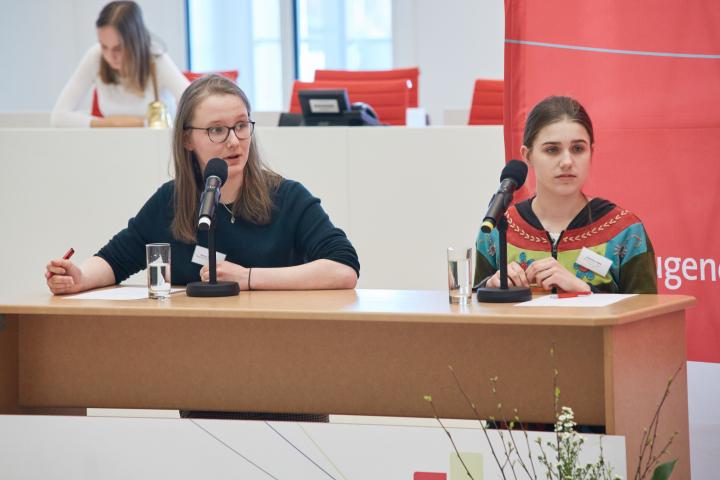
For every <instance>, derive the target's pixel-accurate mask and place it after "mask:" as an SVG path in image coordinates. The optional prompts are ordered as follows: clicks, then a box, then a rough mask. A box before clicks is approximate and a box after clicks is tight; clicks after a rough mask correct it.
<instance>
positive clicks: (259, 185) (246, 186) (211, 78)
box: [171, 75, 282, 243]
mask: <svg viewBox="0 0 720 480" xmlns="http://www.w3.org/2000/svg"><path fill="white" fill-rule="evenodd" d="M212 95H235V96H236V97H239V98H240V100H242V102H243V103H244V104H245V107H246V108H247V112H248V117H250V114H251V109H250V101H249V100H248V98H247V95H245V92H243V91H242V90H241V89H240V87H238V86H237V85H236V84H235V83H234V82H232V81H231V80H228V79H227V78H225V77H221V76H219V75H207V76H205V77H202V78H200V79H199V80H195V81H194V82H193V83H191V84H190V86H189V87H188V88H187V89H186V90H185V92H184V93H183V95H182V97H180V102H179V103H178V108H177V115H176V116H175V129H174V131H173V158H174V162H175V198H174V203H175V217H174V218H173V221H172V226H171V230H172V234H173V236H174V237H175V238H176V239H178V240H181V241H184V242H187V243H195V242H196V241H197V232H196V226H197V214H198V199H199V198H200V190H201V188H202V173H201V171H200V170H201V169H200V165H199V163H198V160H197V158H195V154H194V153H193V152H191V151H189V150H187V149H186V148H185V135H186V131H185V127H187V126H189V125H190V124H191V123H192V120H193V116H194V115H195V109H196V108H197V106H198V105H200V103H201V102H202V101H203V100H205V99H206V98H208V97H210V96H212ZM281 181H282V177H281V176H280V175H278V174H277V173H275V172H273V171H272V170H271V169H270V167H268V166H267V165H265V163H263V161H262V160H261V159H260V155H259V153H258V148H257V138H256V137H255V134H253V137H252V140H251V142H250V151H249V152H248V159H247V163H246V164H245V170H244V171H243V183H242V186H241V187H240V192H239V193H238V195H237V197H236V200H235V202H233V215H234V216H235V217H237V218H241V219H243V220H245V221H247V222H250V223H254V224H256V225H267V224H268V223H270V221H271V219H272V210H273V200H272V195H273V193H274V191H275V190H276V189H277V187H278V186H279V185H280V182H281Z"/></svg>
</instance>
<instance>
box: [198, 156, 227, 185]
mask: <svg viewBox="0 0 720 480" xmlns="http://www.w3.org/2000/svg"><path fill="white" fill-rule="evenodd" d="M227 176H228V166H227V163H225V160H223V159H222V158H211V159H210V161H209V162H208V163H207V165H206V166H205V175H204V177H205V178H204V179H203V180H205V181H206V182H207V179H208V178H210V177H218V178H219V179H220V182H221V183H223V184H224V183H225V181H226V180H227Z"/></svg>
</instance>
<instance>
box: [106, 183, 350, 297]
mask: <svg viewBox="0 0 720 480" xmlns="http://www.w3.org/2000/svg"><path fill="white" fill-rule="evenodd" d="M174 190H175V182H174V181H170V182H168V183H166V184H164V185H163V186H161V187H160V188H159V189H158V191H157V192H155V194H154V195H153V196H152V197H150V199H149V200H148V201H147V203H145V205H144V206H143V207H142V209H140V212H138V214H137V215H136V216H135V217H134V218H131V219H130V221H129V222H128V226H127V228H125V229H124V230H122V231H121V232H120V233H118V234H117V235H115V236H114V237H113V238H112V239H111V240H110V241H109V242H108V243H107V245H105V246H104V247H103V248H102V249H101V250H100V251H99V252H98V253H97V256H99V257H101V258H103V259H104V260H105V261H107V262H108V263H109V264H110V266H111V267H112V269H113V272H114V273H115V281H116V282H117V283H119V282H121V281H123V280H125V279H126V278H128V277H129V276H130V275H132V274H134V273H136V272H139V271H140V270H143V269H144V268H145V244H148V243H159V242H164V243H169V244H170V245H171V262H172V263H171V272H172V283H173V284H174V285H185V284H187V283H189V282H195V281H199V280H200V268H202V267H201V265H198V264H196V263H192V262H191V259H192V256H193V251H194V250H195V244H188V243H184V242H181V241H179V240H176V239H175V238H173V236H172V233H171V232H170V224H171V222H172V219H173V216H174V204H173V192H174ZM273 202H274V208H273V214H272V221H271V222H270V223H269V224H268V225H255V224H252V223H249V222H246V221H243V220H242V219H239V218H237V219H236V220H235V223H234V224H233V223H230V218H231V217H230V214H229V213H228V211H227V210H225V208H223V207H222V206H221V205H218V208H217V209H216V214H215V215H216V222H217V223H216V231H215V247H216V249H217V251H218V252H221V253H225V254H226V255H227V258H226V259H225V260H227V261H230V262H233V263H236V264H239V265H242V266H244V267H289V266H293V265H301V264H303V263H308V262H311V261H313V260H318V259H321V258H324V259H328V260H333V261H335V262H339V263H342V264H344V265H348V266H350V267H352V268H353V269H354V270H355V271H356V272H357V273H358V275H359V273H360V263H359V261H358V257H357V253H356V252H355V249H354V248H353V246H352V244H351V243H350V241H349V240H348V238H347V236H345V233H344V232H343V231H342V230H340V229H339V228H336V227H335V226H333V224H332V222H330V218H329V217H328V215H327V214H326V213H325V211H324V210H323V209H322V207H321V206H320V200H319V199H318V198H315V197H313V196H312V195H311V194H310V192H308V191H307V189H306V188H305V187H304V186H303V185H302V184H300V183H298V182H294V181H292V180H283V181H282V183H281V184H280V186H279V187H278V189H277V191H276V192H275V193H274V195H273ZM230 208H231V209H232V207H231V206H230ZM198 244H200V245H202V246H203V247H206V248H207V234H206V232H199V233H198Z"/></svg>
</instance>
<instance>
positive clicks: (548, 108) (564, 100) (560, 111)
mask: <svg viewBox="0 0 720 480" xmlns="http://www.w3.org/2000/svg"><path fill="white" fill-rule="evenodd" d="M566 119H567V120H570V121H571V122H575V123H579V124H580V125H582V126H583V127H585V130H586V131H587V133H588V136H589V137H590V146H592V145H593V144H594V143H595V138H594V136H593V126H592V121H591V120H590V115H588V113H587V111H586V110H585V107H583V106H582V105H581V104H580V102H578V101H577V100H575V99H574V98H572V97H561V96H552V97H547V98H545V99H544V100H542V101H541V102H540V103H538V104H537V105H535V106H534V107H533V109H532V110H531V111H530V113H529V114H528V116H527V120H526V121H525V131H524V133H523V145H525V146H526V147H527V148H528V149H530V150H532V144H533V142H534V141H535V137H537V134H538V133H539V132H540V130H542V129H543V128H545V127H546V126H547V125H550V124H551V123H555V122H559V121H561V120H566Z"/></svg>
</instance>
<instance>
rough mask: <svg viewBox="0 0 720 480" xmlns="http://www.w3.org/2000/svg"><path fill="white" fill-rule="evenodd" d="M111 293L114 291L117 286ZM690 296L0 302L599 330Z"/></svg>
mask: <svg viewBox="0 0 720 480" xmlns="http://www.w3.org/2000/svg"><path fill="white" fill-rule="evenodd" d="M112 288H114V287H112ZM695 303H696V300H695V298H694V297H691V296H687V295H637V296H635V297H630V298H628V299H625V300H623V301H621V302H618V303H615V304H613V305H610V306H607V307H599V308H587V307H583V308H581V307H568V308H558V307H515V306H513V305H512V304H488V303H478V302H477V300H476V299H475V298H474V297H473V302H472V304H471V305H468V306H458V305H450V304H449V302H448V294H447V292H446V291H441V290H325V291H280V292H260V291H253V292H241V293H240V295H239V296H236V297H225V298H191V297H187V296H186V295H185V293H184V292H180V293H176V294H173V295H172V296H171V297H170V299H168V300H164V301H158V300H151V299H142V300H131V301H119V300H73V299H69V298H64V297H56V296H52V295H51V294H50V293H49V292H42V291H39V292H34V293H28V294H23V295H14V296H12V297H5V296H0V313H2V314H36V315H37V314H39V315H78V316H88V315H92V316H124V317H127V316H133V317H144V316H153V317H198V316H200V317H204V318H267V319H278V320H292V319H299V320H349V321H358V320H359V321H381V322H419V323H427V322H432V323H436V322H437V323H448V324H464V323H477V324H507V325H566V326H589V327H599V326H606V325H618V324H623V323H628V322H633V321H636V320H640V319H643V318H647V317H650V316H657V315H661V314H664V313H670V312H675V311H678V310H682V309H685V308H688V307H691V306H693V305H695Z"/></svg>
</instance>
